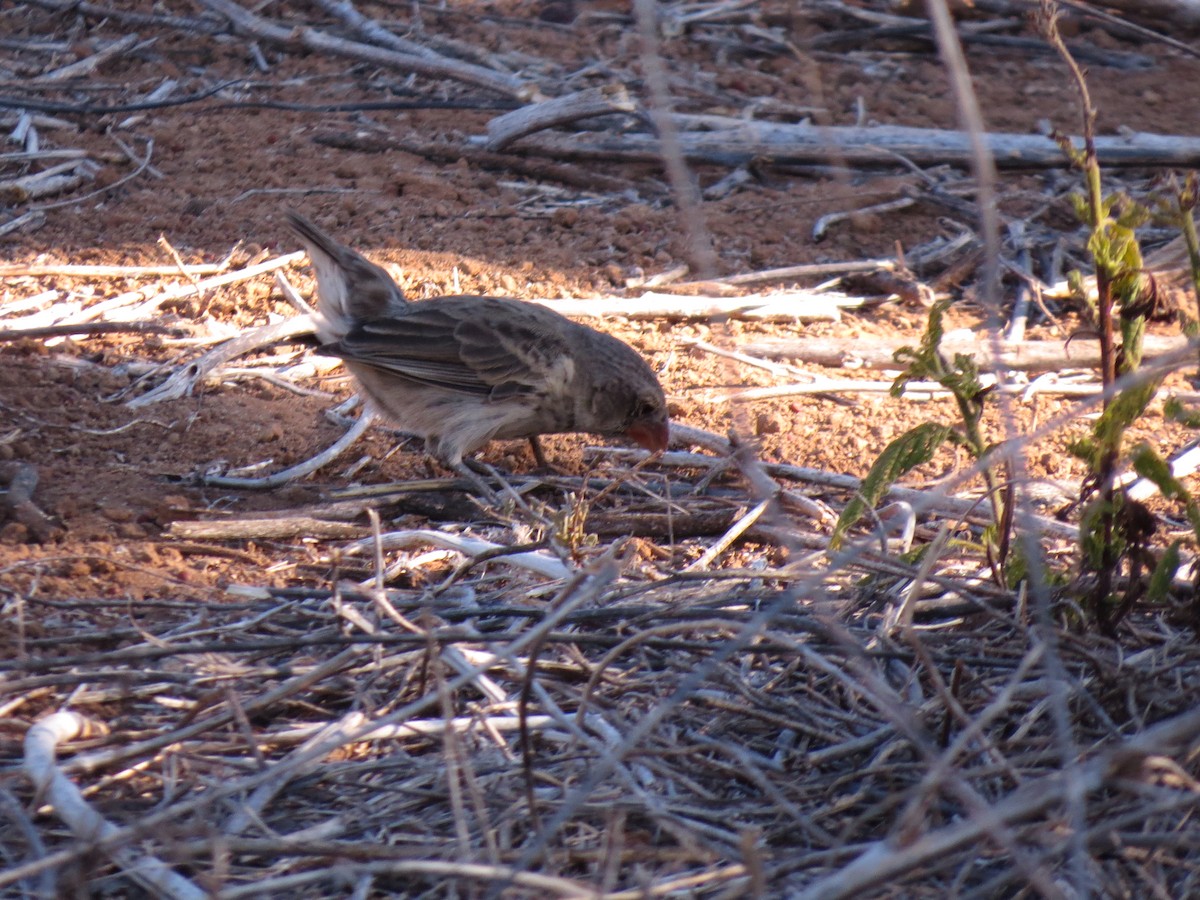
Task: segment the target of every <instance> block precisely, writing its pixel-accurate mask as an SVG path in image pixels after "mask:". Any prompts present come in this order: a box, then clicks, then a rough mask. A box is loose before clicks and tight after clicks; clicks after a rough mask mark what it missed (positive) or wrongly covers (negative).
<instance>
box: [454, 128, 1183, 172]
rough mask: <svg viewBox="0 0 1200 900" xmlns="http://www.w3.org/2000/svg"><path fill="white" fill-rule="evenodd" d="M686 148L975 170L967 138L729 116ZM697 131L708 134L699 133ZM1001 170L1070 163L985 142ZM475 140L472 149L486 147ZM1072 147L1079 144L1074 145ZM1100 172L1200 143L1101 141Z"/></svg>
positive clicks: (708, 160)
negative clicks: (960, 167) (956, 167)
mask: <svg viewBox="0 0 1200 900" xmlns="http://www.w3.org/2000/svg"><path fill="white" fill-rule="evenodd" d="M678 121H679V125H680V128H681V129H687V128H688V126H693V129H692V130H681V131H680V133H679V146H680V149H681V151H682V152H683V155H684V157H685V158H686V159H687V160H688V161H689V162H695V163H704V164H710V165H721V166H742V165H746V164H748V163H752V162H753V163H755V164H758V165H761V164H763V163H773V164H775V165H825V164H827V163H828V162H829V161H830V159H840V160H841V161H842V162H843V163H845V164H846V165H850V166H887V167H893V166H895V165H896V161H897V159H900V158H903V159H906V160H908V161H910V162H912V163H915V164H916V165H918V166H938V165H947V164H949V165H955V166H962V167H967V166H969V165H970V164H971V147H970V140H969V136H968V135H967V134H966V133H964V132H961V131H943V130H939V129H935V128H909V127H905V126H899V125H879V126H875V127H870V128H860V127H848V126H828V127H818V126H815V125H807V124H801V125H791V124H779V123H774V122H749V123H747V122H745V121H743V120H741V119H730V118H726V117H723V116H680V117H678ZM695 128H706V129H708V130H704V131H699V130H694V129H695ZM983 137H984V139H985V141H986V142H987V147H988V150H989V151H990V152H991V154H992V155H993V157H994V158H995V160H996V165H998V166H1001V167H1004V168H1014V169H1041V168H1048V167H1061V166H1064V165H1066V163H1067V160H1066V158H1065V157H1064V156H1063V151H1062V148H1061V147H1059V145H1058V144H1057V143H1056V142H1055V141H1054V140H1053V139H1052V138H1049V137H1044V136H1042V135H1036V134H1010V133H991V134H986V135H984V136H983ZM487 141H488V138H484V137H478V136H477V137H473V138H471V139H470V141H469V146H486V144H487ZM1072 142H1073V143H1076V144H1078V141H1076V140H1075V139H1074V138H1072ZM519 148H520V149H521V150H522V151H523V152H525V153H536V154H538V155H542V156H553V157H557V158H562V159H592V160H605V161H608V162H613V161H622V162H648V163H656V162H659V161H660V160H661V159H662V146H661V144H660V142H659V140H658V138H657V137H655V136H653V135H651V134H621V135H596V134H592V133H587V134H557V133H556V134H547V133H542V134H538V135H536V136H534V137H526V138H522V140H521V143H520V145H519ZM1096 149H1097V151H1098V153H1099V156H1100V164H1101V165H1103V166H1104V167H1105V168H1113V167H1119V166H1136V167H1156V168H1157V167H1180V168H1192V167H1196V166H1198V165H1200V138H1195V137H1189V136H1186V135H1169V134H1147V133H1145V132H1138V133H1134V134H1129V135H1121V136H1104V137H1098V138H1097V139H1096Z"/></svg>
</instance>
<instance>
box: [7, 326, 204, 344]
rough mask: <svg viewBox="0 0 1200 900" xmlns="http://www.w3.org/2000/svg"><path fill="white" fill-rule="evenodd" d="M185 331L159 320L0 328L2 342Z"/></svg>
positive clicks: (177, 334) (176, 333)
mask: <svg viewBox="0 0 1200 900" xmlns="http://www.w3.org/2000/svg"><path fill="white" fill-rule="evenodd" d="M184 333H185V332H184V330H183V329H182V328H180V327H179V326H170V325H160V324H159V323H158V322H88V323H83V324H79V325H43V326H42V327H40V328H0V343H2V342H4V341H20V340H25V339H26V338H36V339H38V340H41V339H43V338H53V337H87V336H90V335H97V334H169V335H173V336H175V337H180V336H182V335H183V334H184Z"/></svg>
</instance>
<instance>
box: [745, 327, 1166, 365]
mask: <svg viewBox="0 0 1200 900" xmlns="http://www.w3.org/2000/svg"><path fill="white" fill-rule="evenodd" d="M906 343H907V344H909V345H911V344H912V342H911V341H909V342H903V343H902V342H900V341H896V340H887V339H874V338H859V339H849V340H843V339H837V338H799V339H797V338H763V339H759V340H757V341H750V342H749V343H747V344H745V345H744V346H743V347H742V350H743V352H745V353H749V354H752V355H754V356H762V357H766V358H767V359H798V360H801V361H802V362H807V363H815V364H817V365H820V366H824V367H825V368H829V369H837V368H842V367H843V366H847V365H850V366H852V367H853V368H869V369H895V368H898V367H899V363H897V362H896V351H897V350H899V349H900V348H901V347H903V346H905V344H906ZM1187 343H1188V339H1187V338H1186V337H1164V336H1160V335H1147V336H1146V339H1145V345H1144V346H1145V357H1146V359H1148V360H1153V359H1157V358H1160V357H1167V356H1172V355H1174V354H1175V353H1177V352H1179V351H1180V350H1181V349H1183V348H1185V347H1186V346H1187ZM939 346H940V347H941V348H942V352H943V353H946V354H950V355H953V354H956V353H963V354H969V355H972V356H974V357H975V360H976V362H977V363H978V364H979V366H980V368H981V369H985V370H986V369H990V370H993V371H995V370H997V369H1003V370H1006V371H1007V370H1014V371H1021V372H1047V371H1057V370H1059V369H1062V368H1072V369H1090V368H1095V367H1096V366H1098V365H1099V362H1100V352H1099V348H1098V347H1096V345H1095V343H1094V342H1092V341H1086V340H1085V339H1083V338H1076V339H1074V340H1068V341H1024V342H1022V343H1020V344H1001V345H1000V347H999V349H997V348H996V346H995V345H994V344H992V343H991V342H990V341H986V340H980V339H979V338H978V337H976V336H975V335H973V334H972V335H968V336H965V337H964V336H961V335H960V334H957V333H953V332H952V333H950V334H948V335H946V336H945V337H944V338H943V339H942V342H941V344H940V345H939Z"/></svg>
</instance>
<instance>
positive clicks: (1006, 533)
mask: <svg viewBox="0 0 1200 900" xmlns="http://www.w3.org/2000/svg"><path fill="white" fill-rule="evenodd" d="M949 303H950V301H949V300H939V301H938V302H936V303H935V304H934V305H933V307H932V308H931V309H930V311H929V322H928V324H927V325H926V328H925V333H924V334H923V335H922V336H921V343H920V345H919V346H917V347H915V348H914V347H901V348H900V349H899V350H897V351H896V355H895V359H896V361H897V362H898V363H902V364H904V366H905V368H904V371H903V372H902V373H901V374H900V375H899V377H897V378H896V380H895V382H894V383H893V384H892V395H893V396H899V395H900V394H901V393H903V391H904V389H905V387H906V386H907V385H908V384H909V383H910V382H913V381H935V382H937V383H938V384H939V385H941V386H942V387H943V388H945V389H946V390H948V391H949V392H950V394H951V396H953V397H954V402H955V403H956V404H957V406H958V413H959V420H960V421H959V424H958V425H956V426H951V425H942V424H938V423H935V422H925V423H922V424H921V425H918V426H917V427H916V428H913V429H911V430H909V431H907V432H905V433H904V434H902V435H901V436H900V437H898V438H896V439H895V440H894V441H892V442H891V443H890V444H889V445H888V446H887V447H886V448H885V449H884V451H883V453H881V454H880V455H879V458H878V459H876V460H875V463H874V464H873V465H872V466H871V471H870V472H869V473H867V477H866V478H864V479H863V484H862V487H861V488H860V489H859V492H858V496H856V497H855V498H854V499H852V500H851V501H850V503H848V504H847V505H846V508H845V509H844V510H843V511H842V514H841V516H840V517H839V518H838V523H837V525H836V527H835V528H834V533H833V540H832V546H833V547H834V548H836V547H837V546H839V545H840V544H841V542H842V540H843V539H844V537H845V534H846V532H847V531H848V530H849V529H850V528H851V527H852V526H853V525H854V524H855V523H856V522H858V520H859V519H860V518H862V516H863V515H864V514H865V513H866V511H867V509H869V508H872V507H874V506H875V504H876V503H878V502H879V500H880V499H882V497H883V495H884V494H886V493H887V491H888V488H890V487H891V486H892V485H893V484H894V483H895V482H896V480H897V479H898V478H900V477H901V476H902V475H904V474H906V473H907V472H910V471H912V470H913V469H914V468H916V467H917V466H919V465H921V464H923V463H926V462H928V461H929V460H931V459H932V458H933V455H934V453H936V452H937V450H938V448H939V447H941V446H942V445H943V444H945V443H946V442H947V441H949V442H951V443H954V444H957V445H959V446H961V447H964V448H966V450H967V451H968V452H969V453H970V454H971V456H972V458H973V459H975V460H984V458H985V457H986V456H987V454H988V452H989V450H990V449H991V445H990V444H989V443H988V442H987V439H986V438H985V437H984V434H983V428H982V421H983V414H984V411H985V409H986V398H987V395H988V393H989V392H990V390H991V388H990V387H987V386H985V385H984V384H983V382H982V381H981V380H980V377H979V366H978V365H977V364H976V363H975V358H974V357H973V356H969V355H966V354H962V353H956V354H955V355H954V358H953V359H952V360H949V359H947V358H946V356H945V354H943V353H942V350H941V343H942V336H943V334H944V333H945V329H944V328H943V325H942V320H943V317H944V316H945V313H946V308H947V307H948V306H949ZM981 471H982V477H983V480H984V483H985V485H986V486H987V497H988V502H989V503H990V504H991V508H992V524H991V525H989V526H988V528H986V529H985V530H984V535H983V545H984V548H985V549H986V551H987V555H988V562H989V564H990V565H991V567H992V573H993V575H994V577H995V579H996V581H997V583H998V584H1001V585H1003V584H1005V582H1006V577H1005V563H1006V560H1007V557H1008V548H1009V544H1010V536H1011V515H1010V511H1011V506H1012V504H1011V496H1010V493H1011V478H1008V477H1004V478H998V477H997V476H996V473H995V472H994V471H993V467H992V466H990V465H986V464H985V465H984V466H982V468H981ZM1004 472H1005V473H1007V465H1005V468H1004Z"/></svg>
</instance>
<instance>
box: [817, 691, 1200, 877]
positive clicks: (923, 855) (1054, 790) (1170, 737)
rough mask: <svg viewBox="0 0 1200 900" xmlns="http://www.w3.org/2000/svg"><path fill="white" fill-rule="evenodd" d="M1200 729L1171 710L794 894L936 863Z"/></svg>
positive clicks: (1101, 784) (1107, 781) (1198, 716)
mask: <svg viewBox="0 0 1200 900" xmlns="http://www.w3.org/2000/svg"><path fill="white" fill-rule="evenodd" d="M1198 729H1200V711H1192V712H1188V713H1184V714H1182V715H1178V716H1175V717H1174V718H1172V719H1168V720H1167V721H1165V722H1159V723H1158V724H1156V725H1154V726H1152V727H1150V728H1148V729H1146V730H1145V731H1144V732H1142V733H1141V734H1140V735H1138V736H1136V737H1133V738H1130V739H1129V740H1127V741H1123V742H1121V743H1120V744H1118V745H1117V746H1115V747H1110V748H1109V749H1107V750H1105V751H1103V752H1102V753H1100V754H1098V755H1097V756H1096V757H1095V758H1093V759H1091V760H1089V761H1087V762H1085V763H1083V764H1078V763H1072V765H1071V767H1070V770H1069V771H1068V772H1055V773H1054V774H1052V775H1047V776H1045V777H1043V778H1038V779H1036V780H1034V781H1030V782H1027V783H1026V784H1025V785H1023V786H1021V787H1019V788H1017V789H1016V790H1015V791H1013V792H1012V793H1010V794H1009V795H1008V796H1007V797H1005V798H1003V799H1000V800H993V801H991V803H990V804H989V807H988V809H987V812H986V814H982V813H981V814H972V815H971V816H970V817H968V818H967V819H966V820H962V819H956V820H955V822H954V823H953V824H951V825H949V826H946V827H944V828H939V829H936V830H934V831H929V832H927V833H925V834H923V835H922V836H920V837H918V838H916V839H915V840H913V841H911V842H909V843H907V844H905V845H903V846H899V847H897V846H895V845H894V844H892V842H890V841H886V840H885V841H878V842H876V843H874V844H872V845H871V846H870V847H869V848H868V849H867V850H866V851H865V852H863V853H862V854H860V855H859V857H858V858H857V859H855V860H854V861H853V862H852V863H850V865H848V866H845V867H843V868H841V869H840V870H838V871H837V872H835V873H834V874H832V875H828V876H826V877H824V878H821V879H819V880H818V881H816V882H813V883H811V884H809V885H808V887H806V888H805V890H804V891H803V892H801V893H800V894H798V895H797V900H842V898H847V897H854V896H857V895H860V894H862V893H864V892H866V891H867V890H869V889H870V888H873V887H877V886H879V885H881V884H886V883H889V882H893V881H894V880H895V879H897V878H899V877H901V876H903V875H905V874H907V873H910V872H913V871H914V870H917V869H920V868H922V867H925V866H929V865H932V864H934V863H936V862H937V861H938V860H939V859H944V858H945V857H946V855H947V854H949V853H951V852H952V851H954V850H957V849H959V848H961V847H964V846H968V845H970V844H975V843H978V842H980V841H982V840H984V839H986V838H987V837H989V836H990V835H991V834H992V830H993V828H994V827H995V825H996V824H997V823H1001V824H1004V825H1015V824H1017V823H1020V822H1022V821H1026V820H1028V819H1030V818H1031V817H1032V816H1034V815H1037V814H1038V813H1041V812H1043V811H1045V810H1047V809H1049V808H1050V807H1053V806H1057V805H1058V804H1060V803H1062V802H1063V801H1064V800H1067V801H1069V800H1070V795H1071V794H1072V793H1073V792H1074V790H1075V788H1074V786H1073V785H1072V784H1071V783H1070V781H1071V779H1072V777H1074V778H1075V779H1077V782H1078V786H1079V788H1081V789H1082V790H1083V791H1097V790H1101V789H1104V788H1106V787H1108V786H1110V785H1111V783H1112V781H1113V774H1114V770H1120V769H1124V768H1128V767H1130V766H1131V764H1132V763H1133V762H1134V761H1139V760H1141V759H1145V758H1149V757H1156V756H1162V755H1164V754H1166V753H1167V752H1168V751H1169V748H1170V747H1172V746H1173V745H1176V744H1179V743H1181V742H1185V741H1190V740H1192V739H1193V738H1194V736H1195V734H1196V732H1197V730H1198ZM1187 799H1188V800H1190V804H1191V805H1193V806H1194V805H1196V804H1200V793H1195V792H1194V793H1192V794H1191V796H1190V797H1188V798H1187Z"/></svg>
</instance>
